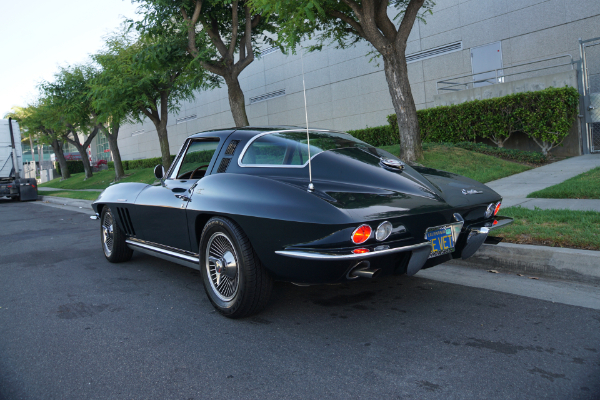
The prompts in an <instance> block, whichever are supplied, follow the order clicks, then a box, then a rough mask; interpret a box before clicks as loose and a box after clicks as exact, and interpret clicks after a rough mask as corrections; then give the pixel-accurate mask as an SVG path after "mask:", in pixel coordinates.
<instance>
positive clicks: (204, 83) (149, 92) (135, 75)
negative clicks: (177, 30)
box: [92, 33, 218, 168]
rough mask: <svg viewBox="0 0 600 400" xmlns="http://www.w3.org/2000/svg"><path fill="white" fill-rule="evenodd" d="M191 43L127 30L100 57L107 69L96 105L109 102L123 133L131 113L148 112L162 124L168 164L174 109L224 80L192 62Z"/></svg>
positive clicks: (137, 117)
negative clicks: (137, 35)
mask: <svg viewBox="0 0 600 400" xmlns="http://www.w3.org/2000/svg"><path fill="white" fill-rule="evenodd" d="M186 47H187V41H186V40H185V38H182V37H181V36H176V35H170V36H163V37H160V36H150V35H148V36H143V37H141V38H138V39H137V40H136V39H134V38H132V37H131V36H130V35H128V34H125V33H124V34H119V35H116V36H114V37H112V38H110V39H109V40H108V41H107V48H106V50H105V51H103V52H102V53H100V54H97V55H96V56H94V59H95V60H96V61H97V62H98V63H99V64H100V65H101V66H102V68H103V72H102V73H101V74H100V75H99V76H98V77H97V79H96V80H95V81H94V83H93V85H92V95H93V97H94V98H95V103H94V104H95V105H96V108H98V109H100V110H103V109H105V108H104V107H105V106H106V109H105V110H108V114H109V115H112V117H111V118H112V119H110V121H111V122H112V125H110V126H111V130H112V132H111V134H112V135H115V134H118V129H116V128H117V126H118V125H119V124H120V123H121V122H122V120H123V118H125V116H127V117H128V118H129V119H130V120H132V121H137V122H142V120H143V118H145V117H147V118H148V119H150V121H152V123H153V124H154V126H155V127H156V132H157V134H158V140H159V143H160V150H161V156H162V163H163V166H164V167H165V168H169V166H170V165H171V157H170V154H171V153H170V149H169V137H168V135H167V121H168V115H169V112H176V111H178V110H179V104H180V102H181V101H183V100H189V99H192V98H193V95H194V91H195V90H198V89H207V88H212V87H215V86H216V85H217V84H218V81H217V80H216V79H215V78H214V77H212V76H210V75H209V74H207V73H206V71H205V70H202V69H201V68H199V67H198V66H197V64H195V63H191V62H190V60H189V58H188V55H187V49H186ZM109 105H110V106H109ZM110 110H112V113H111V112H110ZM103 113H104V111H103ZM102 115H103V118H101V120H104V121H109V118H108V117H107V114H102ZM110 139H111V137H109V140H110ZM115 141H116V136H115Z"/></svg>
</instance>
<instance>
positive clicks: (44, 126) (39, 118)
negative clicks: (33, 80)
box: [18, 98, 71, 180]
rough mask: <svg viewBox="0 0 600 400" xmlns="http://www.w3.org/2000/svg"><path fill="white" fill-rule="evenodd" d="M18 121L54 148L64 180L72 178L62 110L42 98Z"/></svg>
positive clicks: (41, 140) (29, 106)
mask: <svg viewBox="0 0 600 400" xmlns="http://www.w3.org/2000/svg"><path fill="white" fill-rule="evenodd" d="M18 121H19V125H20V126H21V127H22V128H23V129H25V130H27V131H28V132H29V133H32V134H33V135H34V136H36V137H37V139H38V141H39V142H40V143H43V144H49V145H51V146H52V150H53V151H54V155H55V156H56V158H57V160H58V164H59V165H60V173H61V176H62V179H63V180H64V179H68V178H70V177H71V174H70V173H69V168H68V167H67V160H66V159H65V156H64V154H63V141H64V135H65V133H66V126H65V125H64V123H63V121H62V116H61V114H60V110H58V109H57V108H56V107H53V105H52V103H51V102H50V101H49V100H48V99H47V98H41V99H39V100H38V101H37V103H36V104H31V105H28V106H27V107H25V108H23V112H22V115H21V116H20V117H19V119H18Z"/></svg>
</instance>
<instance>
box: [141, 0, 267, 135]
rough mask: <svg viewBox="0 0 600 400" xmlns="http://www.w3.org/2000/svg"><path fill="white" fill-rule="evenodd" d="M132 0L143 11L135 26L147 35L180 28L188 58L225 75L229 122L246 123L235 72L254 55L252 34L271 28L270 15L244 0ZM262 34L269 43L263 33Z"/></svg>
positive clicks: (243, 103) (254, 42)
mask: <svg viewBox="0 0 600 400" xmlns="http://www.w3.org/2000/svg"><path fill="white" fill-rule="evenodd" d="M137 1H138V2H140V3H141V7H140V10H141V12H142V13H143V14H144V15H145V18H144V19H143V20H142V21H140V22H139V23H137V29H138V31H140V32H146V33H151V34H153V35H164V34H165V31H169V32H170V33H169V34H171V33H183V34H184V35H185V36H186V38H187V39H186V40H187V51H188V52H189V54H190V55H191V56H192V57H193V59H194V61H195V62H197V63H198V65H199V66H200V67H202V68H203V69H205V70H208V71H210V72H211V73H213V74H215V75H218V76H221V77H223V79H224V80H225V83H226V84H227V92H228V95H229V106H230V108H231V114H232V116H233V120H234V122H235V125H236V126H247V125H249V123H248V116H247V115H246V105H245V99H244V92H243V91H242V89H241V87H240V83H239V80H238V77H239V75H240V73H241V72H242V71H243V70H244V69H245V68H246V67H247V66H248V65H250V63H252V61H254V47H255V46H256V41H257V38H258V36H259V35H261V34H263V33H265V32H270V33H272V34H273V33H274V32H275V25H274V21H275V16H270V17H267V16H266V15H265V13H262V12H255V11H253V10H252V9H251V7H250V5H249V1H244V0H242V1H239V0H234V1H232V0H137ZM271 36H272V35H271ZM262 40H263V42H264V43H270V44H273V41H272V40H271V39H270V38H269V37H264V38H262ZM236 53H237V55H238V57H237V61H236V59H235V55H236Z"/></svg>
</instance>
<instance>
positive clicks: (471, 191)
mask: <svg viewBox="0 0 600 400" xmlns="http://www.w3.org/2000/svg"><path fill="white" fill-rule="evenodd" d="M481 193H483V191H481V190H475V189H469V190H467V189H463V190H462V194H481Z"/></svg>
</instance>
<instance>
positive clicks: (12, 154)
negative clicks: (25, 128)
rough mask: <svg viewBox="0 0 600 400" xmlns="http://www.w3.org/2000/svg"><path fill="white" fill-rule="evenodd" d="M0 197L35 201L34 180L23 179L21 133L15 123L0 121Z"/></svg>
mask: <svg viewBox="0 0 600 400" xmlns="http://www.w3.org/2000/svg"><path fill="white" fill-rule="evenodd" d="M0 197H9V198H11V199H13V200H20V201H28V200H37V198H38V194H37V182H36V180H35V178H25V174H24V171H23V151H22V149H21V131H20V130H19V124H17V122H16V121H12V119H11V118H9V119H7V120H6V119H2V120H0Z"/></svg>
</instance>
